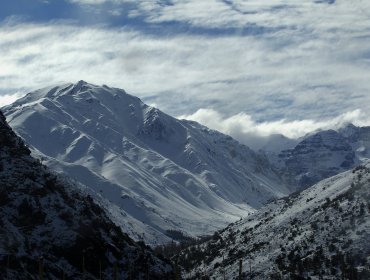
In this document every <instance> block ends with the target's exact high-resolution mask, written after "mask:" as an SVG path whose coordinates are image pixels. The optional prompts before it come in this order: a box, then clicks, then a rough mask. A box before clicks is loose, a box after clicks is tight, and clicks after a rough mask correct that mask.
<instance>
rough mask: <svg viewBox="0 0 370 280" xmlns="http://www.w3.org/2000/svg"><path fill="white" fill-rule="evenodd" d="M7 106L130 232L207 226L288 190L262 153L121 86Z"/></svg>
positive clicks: (58, 90) (155, 238)
mask: <svg viewBox="0 0 370 280" xmlns="http://www.w3.org/2000/svg"><path fill="white" fill-rule="evenodd" d="M4 113H5V115H6V117H7V119H8V121H9V124H10V125H11V126H12V127H13V128H14V130H15V131H17V133H19V135H21V137H22V138H23V139H24V140H25V141H26V142H27V143H28V145H29V146H30V148H31V150H32V152H33V154H34V155H36V156H37V157H39V158H41V159H42V161H43V162H44V163H45V164H46V165H48V166H50V167H51V168H52V169H54V170H57V171H59V172H64V173H66V174H68V175H69V176H70V177H72V178H74V179H75V180H77V181H78V182H81V183H83V184H84V185H86V186H88V187H89V188H90V189H91V190H92V193H93V197H94V198H96V199H103V200H104V201H106V202H107V203H106V206H107V207H109V209H110V213H111V215H112V216H113V217H115V220H116V221H118V222H119V223H120V226H121V227H122V228H123V229H124V230H125V232H128V233H129V234H130V235H131V236H133V237H134V238H135V239H137V240H141V239H143V240H145V241H147V242H149V243H163V242H168V241H170V240H171V239H172V234H171V232H172V233H173V231H180V232H183V233H184V234H185V235H193V236H194V235H202V234H209V233H212V232H213V231H214V230H217V229H220V228H222V227H224V226H226V225H227V224H228V223H229V222H231V221H235V220H238V219H239V218H240V217H242V216H245V215H246V214H247V213H250V212H253V211H255V209H257V208H259V207H261V206H262V205H263V204H264V203H266V202H267V201H268V200H270V199H274V198H277V197H282V196H284V195H286V194H288V193H290V189H288V188H287V187H286V186H285V185H284V184H283V183H282V180H281V179H280V176H279V175H278V174H277V173H276V171H275V170H274V168H273V167H272V166H271V164H270V163H269V161H268V159H267V158H266V157H265V156H262V155H260V154H257V153H255V152H254V151H252V150H251V149H249V148H248V147H246V146H244V145H241V144H239V143H238V142H237V141H235V140H234V139H232V138H231V137H230V136H227V135H224V134H222V133H219V132H217V131H214V130H211V129H208V128H207V127H204V126H202V125H200V124H198V123H195V122H191V121H185V120H181V121H180V120H177V119H175V118H173V117H170V116H168V115H166V114H165V113H163V112H161V111H159V110H158V109H156V108H153V107H150V106H147V105H145V104H144V103H143V102H142V101H141V100H140V99H138V98H137V97H134V96H131V95H129V94H127V93H126V92H125V91H123V90H121V89H116V88H110V87H107V86H96V85H92V84H88V83H86V82H84V81H80V82H78V83H76V84H66V85H60V86H56V87H49V88H44V89H41V90H37V91H35V92H32V93H29V94H28V95H27V96H25V97H24V98H21V99H20V100H18V101H16V102H15V103H13V104H12V105H10V106H6V107H5V108H4Z"/></svg>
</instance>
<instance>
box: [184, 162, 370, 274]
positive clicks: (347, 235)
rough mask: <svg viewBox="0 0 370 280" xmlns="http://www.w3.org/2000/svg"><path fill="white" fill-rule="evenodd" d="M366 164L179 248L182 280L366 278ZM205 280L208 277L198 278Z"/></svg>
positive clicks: (369, 245)
mask: <svg viewBox="0 0 370 280" xmlns="http://www.w3.org/2000/svg"><path fill="white" fill-rule="evenodd" d="M369 240H370V164H366V165H360V166H358V167H356V168H355V169H354V170H352V171H346V172H344V173H341V174H339V175H336V176H334V177H331V178H329V179H325V180H323V181H321V182H319V183H318V184H316V185H314V186H312V187H310V188H308V189H306V190H304V191H302V192H301V193H296V194H294V195H291V196H289V197H287V198H284V199H279V200H276V201H274V202H272V203H270V204H268V205H266V206H264V207H263V208H261V209H260V210H259V211H258V212H256V213H254V214H251V215H250V216H249V217H247V218H245V219H243V220H241V221H238V222H235V223H234V224H231V225H230V226H228V227H227V228H225V229H224V230H222V231H219V232H216V233H215V234H214V235H213V237H212V238H210V240H208V241H207V242H204V243H201V244H197V245H196V246H193V247H189V248H187V249H186V250H184V251H183V252H182V253H181V255H180V257H179V262H180V263H181V264H182V266H183V268H184V278H185V279H201V277H202V275H207V276H209V277H210V279H237V277H238V275H239V268H240V261H241V264H242V274H243V275H244V276H245V277H247V278H243V279H333V280H334V279H361V280H367V279H370V242H369ZM206 279H208V278H206Z"/></svg>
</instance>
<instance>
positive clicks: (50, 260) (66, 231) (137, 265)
mask: <svg viewBox="0 0 370 280" xmlns="http://www.w3.org/2000/svg"><path fill="white" fill-rule="evenodd" d="M30 154H31V151H30V150H29V149H28V148H27V147H26V146H25V145H24V144H23V141H22V140H21V139H20V138H19V137H17V136H16V135H15V133H14V132H13V131H12V130H11V129H10V127H9V126H8V125H7V124H6V122H5V117H4V116H3V114H2V113H1V112H0V236H1V238H0V264H1V265H0V278H1V279H61V278H62V279H92V280H93V279H102V278H101V276H103V277H104V279H113V278H114V277H113V276H114V274H116V276H117V277H119V279H128V277H129V275H131V277H132V279H147V278H145V277H147V276H148V275H149V276H150V279H173V273H172V267H171V265H170V264H169V263H168V262H166V261H164V260H161V259H159V258H157V257H156V256H155V255H154V254H153V253H152V252H151V251H150V250H148V249H147V248H146V247H145V245H143V244H137V243H135V242H134V241H133V240H132V239H131V238H129V237H128V236H127V234H124V233H123V232H122V231H121V229H120V228H119V227H118V226H117V225H116V224H114V223H113V222H112V221H111V220H110V218H109V216H108V215H107V214H106V212H105V210H104V209H103V208H101V207H100V206H99V205H98V204H95V203H94V202H93V200H92V198H91V197H90V196H88V195H86V194H85V193H84V192H82V190H80V189H79V188H78V187H77V186H75V185H73V184H72V183H70V182H69V181H68V180H66V179H62V178H60V177H58V176H56V175H55V174H53V173H51V172H50V171H49V170H48V169H47V167H45V166H44V165H42V164H41V163H40V161H39V160H36V159H34V158H32V157H31V156H30ZM42 277H44V278H42Z"/></svg>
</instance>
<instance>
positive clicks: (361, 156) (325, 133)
mask: <svg viewBox="0 0 370 280" xmlns="http://www.w3.org/2000/svg"><path fill="white" fill-rule="evenodd" d="M275 139H276V142H279V139H278V138H275ZM283 141H284V143H285V142H286V140H285V139H284V138H283ZM276 145H277V146H278V144H276ZM264 152H265V153H266V155H267V157H268V158H269V159H270V161H271V162H272V163H273V164H274V165H275V167H276V168H277V169H278V170H279V174H281V175H282V176H283V178H284V179H285V181H286V182H287V183H288V184H290V185H292V186H296V188H297V189H304V188H307V187H309V186H311V185H313V184H315V183H317V182H319V181H321V180H323V179H325V178H328V177H330V176H334V175H336V174H338V173H340V172H343V171H346V170H349V169H351V168H353V167H355V166H357V165H359V164H361V163H363V162H366V161H367V160H368V159H369V158H370V127H356V126H354V125H353V124H347V125H345V126H342V127H340V128H339V129H336V130H334V129H329V130H321V131H315V132H312V133H310V134H308V135H306V136H304V137H302V138H301V139H298V141H297V143H296V144H295V145H294V146H292V147H291V148H290V149H285V150H275V151H271V149H270V150H268V149H267V148H265V150H264Z"/></svg>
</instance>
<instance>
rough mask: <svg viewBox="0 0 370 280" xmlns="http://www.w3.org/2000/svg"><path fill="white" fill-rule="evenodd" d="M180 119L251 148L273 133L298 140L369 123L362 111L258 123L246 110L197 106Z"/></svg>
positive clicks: (257, 145) (369, 120)
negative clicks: (222, 111)
mask: <svg viewBox="0 0 370 280" xmlns="http://www.w3.org/2000/svg"><path fill="white" fill-rule="evenodd" d="M178 118H179V119H187V120H192V121H196V122H199V123H201V124H203V125H205V126H207V127H210V128H212V129H216V130H218V131H221V132H223V133H226V134H229V135H231V136H233V137H234V138H235V139H237V140H239V141H240V142H242V143H244V144H247V145H250V146H252V147H261V145H259V144H262V143H256V141H261V139H262V141H263V142H265V141H266V139H264V140H263V138H268V137H270V136H272V135H275V134H282V135H284V136H286V137H288V138H292V139H297V138H299V137H302V136H304V135H306V134H307V133H310V132H312V131H315V130H318V129H337V128H340V127H342V126H343V125H345V124H348V123H353V124H355V125H359V126H365V125H370V116H368V115H367V114H365V113H364V112H362V111H361V110H359V109H357V110H353V111H351V112H347V113H344V114H341V115H339V116H336V117H334V118H330V119H324V120H313V119H302V120H285V119H282V120H277V121H265V122H258V121H256V120H254V119H253V117H252V116H250V115H248V114H246V113H239V114H236V115H232V116H229V117H226V116H224V115H222V114H220V113H219V112H217V111H215V110H213V109H199V110H198V111H196V112H195V113H194V114H191V115H182V116H179V117H178Z"/></svg>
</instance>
